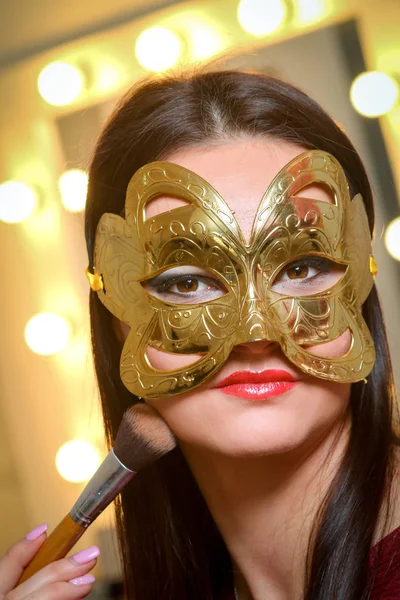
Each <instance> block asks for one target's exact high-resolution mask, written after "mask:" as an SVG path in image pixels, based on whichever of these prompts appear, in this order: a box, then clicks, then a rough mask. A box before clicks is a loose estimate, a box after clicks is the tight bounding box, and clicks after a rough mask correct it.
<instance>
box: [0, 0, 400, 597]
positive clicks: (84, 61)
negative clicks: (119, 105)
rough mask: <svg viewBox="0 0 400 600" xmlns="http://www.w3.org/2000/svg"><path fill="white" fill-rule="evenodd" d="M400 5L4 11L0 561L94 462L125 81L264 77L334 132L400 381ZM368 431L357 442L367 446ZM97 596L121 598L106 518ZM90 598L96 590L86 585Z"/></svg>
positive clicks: (91, 2) (62, 509)
mask: <svg viewBox="0 0 400 600" xmlns="http://www.w3.org/2000/svg"><path fill="white" fill-rule="evenodd" d="M399 23H400V3H399V2H398V0H363V1H359V0H241V1H240V2H239V0H202V1H185V0H182V1H177V2H172V1H171V2H168V1H165V0H146V2H143V1H140V0H114V1H113V2H105V1H104V0H85V2H78V1H77V0H68V1H67V0H57V2H53V1H51V0H13V1H12V2H8V3H5V2H3V3H2V4H1V7H0V32H1V35H0V69H1V71H0V282H1V283H0V286H1V287H0V332H1V349H0V515H1V526H0V554H1V553H2V552H3V551H4V550H5V549H6V548H7V547H8V546H9V545H10V544H11V543H12V542H13V541H15V540H16V539H18V538H19V537H22V536H24V535H25V534H26V533H27V532H28V531H29V530H30V529H32V528H33V527H35V526H36V525H38V524H40V523H42V522H47V523H48V524H49V528H50V530H51V529H53V528H54V527H55V525H56V524H57V523H58V522H59V521H60V519H61V518H62V517H64V516H65V514H66V513H67V512H68V511H69V510H70V508H71V506H72V505H73V504H74V502H75V500H76V499H77V497H78V495H79V493H80V491H81V490H82V488H83V486H84V482H85V481H86V480H87V479H88V478H90V476H91V475H92V473H93V472H94V470H95V469H96V468H97V466H98V464H99V461H100V460H101V459H102V457H103V456H104V455H105V446H104V440H103V429H102V425H101V417H100V411H99V403H98V394H97V390H96V385H95V380H94V375H93V366H92V361H91V356H90V348H89V321H88V308H87V304H88V284H87V281H86V278H85V274H84V269H85V267H86V266H87V257H86V251H85V244H84V234H83V210H84V206H85V196H86V185H87V176H86V171H87V167H88V164H89V161H90V156H91V154H92V152H93V148H94V144H95V140H96V138H97V136H98V134H99V132H100V131H101V128H102V125H103V124H104V122H105V120H106V119H107V117H108V115H109V114H110V112H111V111H112V109H113V107H114V106H115V104H116V102H117V101H118V99H119V98H120V97H121V96H122V95H123V94H124V93H125V91H126V90H127V89H128V88H129V87H130V86H131V85H132V84H134V83H135V82H137V81H138V80H140V79H142V78H143V77H146V76H148V75H150V74H155V73H160V72H163V71H165V70H167V69H170V68H173V69H178V70H179V69H185V68H193V67H195V66H197V65H203V64H210V63H211V64H212V65H213V66H214V67H215V68H223V67H227V66H228V67H243V68H252V69H257V70H259V71H267V72H271V71H272V72H274V73H277V74H280V75H282V76H283V77H284V78H285V79H286V80H288V81H290V82H292V83H294V84H295V85H297V86H298V87H300V88H302V89H303V90H305V91H306V92H308V93H309V94H310V95H311V96H312V97H313V98H315V99H316V100H317V101H318V102H320V104H321V105H322V106H323V107H324V108H325V109H326V110H327V111H328V112H329V113H330V115H331V116H332V117H333V118H334V119H335V120H336V121H337V122H338V123H339V124H340V125H341V126H342V127H343V128H344V129H345V131H346V132H347V134H348V135H349V136H350V138H351V139H352V141H353V142H354V144H355V146H356V147H357V149H358V150H359V152H360V154H361V156H362V157H363V159H364V161H365V164H366V166H367V169H368V172H369V175H370V178H371V182H372V186H373V189H374V193H375V203H376V216H377V222H376V231H375V242H374V253H375V257H376V259H377V263H378V270H379V272H378V275H377V277H376V281H377V285H378V289H379V292H380V296H381V299H382V303H383V309H384V315H385V317H386V322H387V328H388V334H389V342H390V347H391V351H392V356H393V362H394V367H395V375H396V381H397V384H398V383H399V382H400V364H399V361H398V360H397V358H398V356H399V355H400V302H399V291H400V289H399V287H400V283H399V281H400V278H399V273H400V268H399V267H400V262H399V261H400V209H399V202H398V197H399V191H400V99H399V80H400V39H399V35H398V31H399V29H398V24H399ZM367 435H368V432H366V436H367ZM90 544H98V545H100V547H101V549H102V556H101V559H100V560H99V564H98V566H97V567H96V571H95V574H96V576H97V578H98V584H96V585H97V589H96V590H95V591H93V593H92V594H91V597H93V598H95V597H96V598H119V597H120V587H119V583H118V581H119V565H118V561H117V555H116V551H115V540H114V534H113V511H112V508H109V509H108V510H107V511H105V513H104V514H103V515H102V516H101V517H100V518H99V519H98V521H96V523H95V524H94V525H93V526H92V527H91V528H90V529H89V531H88V532H87V534H86V535H85V537H84V538H83V540H81V542H80V543H79V545H78V549H79V548H81V547H86V546H88V545H90ZM95 587H96V586H95Z"/></svg>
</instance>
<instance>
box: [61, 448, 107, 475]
mask: <svg viewBox="0 0 400 600" xmlns="http://www.w3.org/2000/svg"><path fill="white" fill-rule="evenodd" d="M99 465H100V455H99V453H98V451H97V450H96V448H94V447H93V445H92V444H90V443H89V442H87V441H85V440H71V441H69V442H66V443H65V444H63V445H62V446H61V448H59V450H58V452H57V454H56V467H57V471H58V472H59V473H60V475H61V477H63V478H64V479H66V480H67V481H72V482H73V483H78V482H81V481H87V480H88V479H90V478H91V477H92V475H93V474H94V473H95V472H96V471H97V469H98V467H99Z"/></svg>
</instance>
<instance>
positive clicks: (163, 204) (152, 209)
mask: <svg viewBox="0 0 400 600" xmlns="http://www.w3.org/2000/svg"><path fill="white" fill-rule="evenodd" d="M188 204H189V202H186V201H185V200H182V199H181V198H177V197H175V196H170V195H168V194H162V195H160V196H156V197H155V198H152V199H151V200H150V202H148V203H147V204H146V206H145V208H144V220H145V221H147V220H149V219H152V218H154V217H156V216H157V215H160V214H162V213H165V212H168V211H170V210H174V209H175V208H180V207H181V206H187V205H188Z"/></svg>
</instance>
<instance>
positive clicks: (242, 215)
mask: <svg viewBox="0 0 400 600" xmlns="http://www.w3.org/2000/svg"><path fill="white" fill-rule="evenodd" d="M302 151H303V149H302V148H299V147H298V146H294V145H291V144H288V143H284V142H279V141H274V140H270V141H266V140H240V141H231V142H229V143H226V144H224V145H218V146H211V147H208V148H192V149H185V150H182V151H179V152H176V153H175V154H173V155H170V156H168V157H167V160H169V161H171V162H175V163H178V164H180V165H182V166H184V167H186V168H188V169H191V170H193V171H195V172H196V173H197V174H199V175H200V176H202V177H203V178H204V179H206V180H207V181H208V182H210V183H211V184H212V185H213V186H214V187H215V188H216V189H217V190H218V191H219V192H220V194H222V196H223V197H224V199H225V201H226V202H227V203H228V205H229V206H230V208H231V210H233V211H234V212H235V216H236V218H237V220H238V222H239V225H240V226H241V228H242V231H243V233H244V236H245V238H246V239H248V238H249V236H250V231H251V227H252V222H253V218H254V214H255V212H256V209H257V206H258V204H259V202H260V199H261V197H262V195H263V192H264V191H265V190H266V188H267V187H268V185H269V184H270V182H271V181H272V179H273V177H274V176H275V175H276V174H277V173H278V171H279V170H280V169H281V168H282V167H283V166H284V165H286V164H287V163H288V162H289V161H290V160H292V159H293V158H294V157H296V156H298V155H299V154H300V153H301V152H302ZM299 195H305V196H306V197H308V198H316V199H319V200H323V201H326V202H332V198H331V197H330V195H329V193H328V192H327V191H326V190H325V189H323V188H322V187H319V186H312V187H308V188H307V190H304V191H302V192H301V193H300V194H299ZM181 204H182V201H180V200H178V199H173V198H170V197H162V198H157V199H156V200H154V201H153V202H152V203H151V204H150V205H149V206H148V209H147V213H146V218H150V217H151V216H153V215H155V214H158V213H160V212H164V211H166V210H171V209H172V208H175V207H177V206H179V205H181ZM339 276H340V273H336V274H335V273H333V274H332V277H333V279H332V282H331V283H334V281H335V280H337V279H338V277H339ZM120 326H121V331H122V335H123V336H124V337H125V336H126V335H127V333H128V327H127V326H126V325H124V324H120ZM349 344H350V333H349V332H348V331H345V332H344V333H343V334H342V335H341V336H340V337H339V338H337V339H336V340H334V341H330V342H327V343H325V344H323V345H318V346H311V347H309V350H310V351H311V352H313V353H314V354H316V355H319V356H330V357H333V356H342V355H344V354H345V353H346V351H347V350H348V348H349ZM147 353H148V358H149V360H150V363H151V364H152V365H153V366H154V367H156V368H158V369H160V370H173V369H176V368H178V367H181V366H183V365H184V364H188V363H190V362H193V361H194V360H197V359H198V357H196V356H182V355H173V354H167V353H164V352H160V351H159V350H156V349H154V348H148V350H147ZM265 369H284V370H286V371H288V372H289V373H291V374H292V375H293V376H294V377H296V379H297V380H298V383H297V384H296V386H295V387H294V388H292V389H291V390H289V391H288V392H286V393H285V394H283V395H280V396H278V397H276V398H274V399H272V400H268V401H263V402H250V401H248V400H243V399H241V398H237V397H234V396H229V395H224V394H223V393H221V392H220V391H219V390H218V389H216V388H215V385H216V384H218V382H219V381H221V380H222V379H224V378H225V377H227V376H228V375H229V374H231V373H233V372H235V371H238V370H250V371H262V370H265ZM349 395H350V384H342V383H334V382H328V381H324V380H322V379H318V378H316V377H312V376H308V375H306V374H305V373H303V372H302V371H301V370H300V369H298V368H297V367H296V366H295V365H294V364H292V363H291V362H290V361H289V360H288V359H287V358H286V356H285V355H284V354H283V352H282V350H281V348H280V346H279V344H277V343H275V342H270V341H268V340H264V341H258V342H251V343H243V344H239V345H238V346H236V347H234V349H233V350H232V352H231V354H230V356H229V358H228V360H227V362H226V363H225V364H224V366H223V367H222V368H221V370H220V371H219V372H218V373H217V374H216V375H215V376H214V377H212V378H211V379H209V380H208V381H207V382H205V384H203V385H202V386H200V387H199V388H196V389H194V390H193V391H191V392H188V393H185V394H181V395H179V396H177V397H175V398H169V399H157V400H152V401H149V403H150V404H151V405H152V406H153V407H154V408H155V409H156V410H157V411H158V412H159V413H160V414H161V416H162V417H163V418H164V419H165V421H166V422H167V423H168V425H169V426H170V427H171V429H172V431H173V432H174V433H175V435H176V436H177V438H178V440H179V444H180V447H181V449H182V451H183V453H184V454H185V457H186V459H187V461H188V463H189V465H190V467H191V469H192V471H193V473H194V476H195V478H196V479H197V482H198V484H199V486H200V489H201V491H202V493H203V495H204V497H205V499H206V501H207V503H208V506H209V508H210V510H211V513H212V514H213V517H214V519H215V521H216V523H217V525H218V527H219V528H220V531H221V533H222V535H223V537H224V539H225V542H226V544H227V547H228V549H229V551H230V553H231V556H232V559H233V562H234V563H235V564H236V566H237V569H238V573H237V575H236V587H237V590H238V592H239V597H240V598H241V600H242V599H243V600H244V599H247V598H253V599H254V600H265V598H268V599H269V600H289V599H290V600H293V599H295V598H299V597H300V596H301V593H302V589H303V585H304V577H303V573H304V559H305V556H306V552H307V544H308V540H309V537H310V535H311V529H312V525H313V520H314V518H315V516H316V512H317V510H318V508H319V506H320V503H321V501H322V499H323V497H324V495H325V493H326V492H327V490H328V487H329V485H330V483H331V481H332V477H333V475H334V474H335V472H336V469H337V466H338V464H339V461H340V458H341V456H342V453H343V450H344V448H345V444H346V441H347V439H348V432H349V426H350V423H349V417H348V411H347V409H348V404H349Z"/></svg>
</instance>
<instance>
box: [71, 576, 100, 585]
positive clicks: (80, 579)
mask: <svg viewBox="0 0 400 600" xmlns="http://www.w3.org/2000/svg"><path fill="white" fill-rule="evenodd" d="M94 581H96V578H95V577H93V575H91V574H90V573H89V575H82V577H75V579H70V580H69V582H68V583H73V584H74V585H85V584H86V583H93V582H94Z"/></svg>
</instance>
